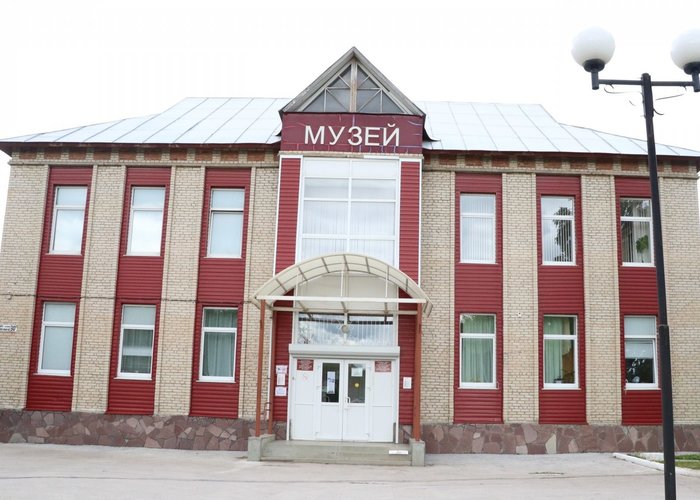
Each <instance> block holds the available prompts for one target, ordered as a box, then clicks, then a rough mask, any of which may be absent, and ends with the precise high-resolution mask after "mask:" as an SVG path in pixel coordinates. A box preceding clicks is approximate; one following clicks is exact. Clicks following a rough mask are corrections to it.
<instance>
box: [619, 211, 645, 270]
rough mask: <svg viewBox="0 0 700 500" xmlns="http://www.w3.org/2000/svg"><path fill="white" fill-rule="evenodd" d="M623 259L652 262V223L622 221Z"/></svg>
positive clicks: (625, 260) (626, 260) (624, 260)
mask: <svg viewBox="0 0 700 500" xmlns="http://www.w3.org/2000/svg"><path fill="white" fill-rule="evenodd" d="M622 261H623V262H638V263H645V264H647V263H650V262H651V224H650V223H649V222H632V221H622Z"/></svg>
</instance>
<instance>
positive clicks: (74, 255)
mask: <svg viewBox="0 0 700 500" xmlns="http://www.w3.org/2000/svg"><path fill="white" fill-rule="evenodd" d="M46 255H52V256H53V255H59V256H61V257H82V256H83V254H82V252H77V253H73V252H47V253H46Z"/></svg>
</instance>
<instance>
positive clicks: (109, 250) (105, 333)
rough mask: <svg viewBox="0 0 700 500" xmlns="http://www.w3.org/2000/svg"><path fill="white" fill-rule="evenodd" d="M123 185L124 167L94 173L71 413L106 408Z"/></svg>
mask: <svg viewBox="0 0 700 500" xmlns="http://www.w3.org/2000/svg"><path fill="white" fill-rule="evenodd" d="M125 181H126V168H125V167H123V166H103V165H96V166H95V167H94V168H93V171H92V186H91V188H90V201H89V206H88V221H87V226H86V228H85V233H86V234H85V260H84V263H83V284H82V292H81V294H82V298H81V300H80V312H79V318H78V330H77V332H76V337H75V343H76V347H75V378H74V381H73V410H74V411H84V412H104V411H105V410H106V408H107V388H108V383H109V361H110V351H111V345H112V331H113V330H112V329H113V326H114V295H115V290H116V284H117V268H118V264H119V236H120V234H121V222H122V203H123V201H124V183H125Z"/></svg>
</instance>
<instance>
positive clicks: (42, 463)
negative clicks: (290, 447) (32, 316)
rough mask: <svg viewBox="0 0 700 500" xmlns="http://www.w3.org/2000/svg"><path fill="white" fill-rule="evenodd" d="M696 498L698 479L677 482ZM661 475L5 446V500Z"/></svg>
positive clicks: (469, 494)
mask: <svg viewBox="0 0 700 500" xmlns="http://www.w3.org/2000/svg"><path fill="white" fill-rule="evenodd" d="M676 479H677V492H678V499H679V500H681V499H700V475H696V476H681V475H678V476H677V477H676ZM663 496H664V484H663V473H662V472H661V471H659V470H655V469H652V468H648V467H645V466H643V465H639V464H635V463H630V462H627V461H624V460H621V459H619V458H615V457H613V455H612V454H602V453H581V454H568V455H537V456H516V455H428V456H427V457H426V466H425V467H391V466H383V467H377V466H365V465H325V464H297V463H276V462H248V461H247V460H246V454H245V453H242V452H220V451H180V450H155V449H149V448H110V447H102V446H63V445H45V444H41V445H38V444H36V445H35V444H0V498H1V499H3V500H15V499H18V500H20V499H32V500H34V499H37V498H42V499H74V498H79V499H97V500H101V499H115V500H124V499H129V500H133V499H141V498H147V499H149V500H152V499H160V498H164V499H168V500H178V499H198V498H203V499H206V500H214V499H219V498H246V499H262V498H265V499H267V498H270V499H302V498H303V499H306V500H311V499H324V500H329V498H333V499H337V500H346V499H355V498H357V499H363V500H368V499H373V500H374V499H385V498H386V499H391V498H397V499H398V498H400V499H414V498H415V499H426V498H439V499H451V498H462V499H470V498H473V499H512V498H516V499H530V498H533V499H537V500H540V499H547V498H552V499H557V500H561V499H562V498H567V499H591V498H596V499H598V498H600V499H616V500H620V499H628V498H629V499H634V500H642V499H660V498H663Z"/></svg>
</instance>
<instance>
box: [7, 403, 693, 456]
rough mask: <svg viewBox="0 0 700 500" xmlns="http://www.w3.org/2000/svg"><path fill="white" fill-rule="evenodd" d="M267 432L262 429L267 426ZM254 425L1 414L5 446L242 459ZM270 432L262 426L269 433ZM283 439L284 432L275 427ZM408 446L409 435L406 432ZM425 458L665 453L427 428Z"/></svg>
mask: <svg viewBox="0 0 700 500" xmlns="http://www.w3.org/2000/svg"><path fill="white" fill-rule="evenodd" d="M263 424H264V423H263ZM254 428H255V424H254V422H251V421H248V420H241V419H235V420H233V419H222V418H206V417H187V416H170V417H169V416H147V415H104V414H98V413H78V412H72V413H62V412H44V411H20V410H0V442H2V443H52V444H72V445H81V444H88V445H104V446H135V447H147V448H175V449H185V450H231V451H242V450H246V449H247V446H248V437H249V436H252V435H253V434H254ZM266 429H267V427H266V425H263V432H265V430H266ZM274 433H275V435H276V437H277V439H285V425H284V424H283V423H280V422H277V423H275V426H274ZM401 434H402V440H404V441H407V440H408V437H409V436H410V435H411V427H410V426H402V428H401ZM422 434H423V440H424V441H425V447H426V453H495V454H500V453H503V454H522V455H535V454H554V453H580V452H604V453H606V452H613V451H619V452H632V451H634V452H654V451H661V449H662V434H661V427H660V426H619V425H538V424H493V425H491V424H489V425H487V424H475V425H450V424H444V425H443V424H430V425H424V426H423V427H422ZM675 434H676V446H677V448H678V450H680V451H700V425H684V426H677V427H676V432H675Z"/></svg>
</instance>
